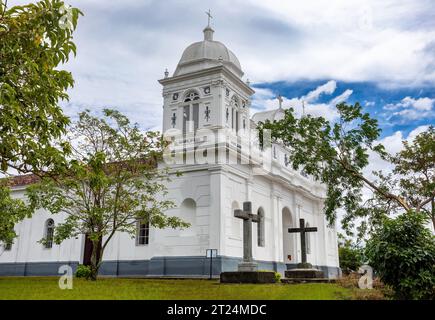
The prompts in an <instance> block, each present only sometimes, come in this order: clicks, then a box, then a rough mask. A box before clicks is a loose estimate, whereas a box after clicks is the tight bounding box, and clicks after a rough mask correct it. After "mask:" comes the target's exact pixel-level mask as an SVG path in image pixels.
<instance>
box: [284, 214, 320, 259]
mask: <svg viewBox="0 0 435 320" xmlns="http://www.w3.org/2000/svg"><path fill="white" fill-rule="evenodd" d="M288 232H290V233H295V232H300V233H301V251H302V263H303V264H306V263H307V244H306V243H305V233H306V232H317V227H308V228H307V227H305V220H304V219H299V228H289V229H288Z"/></svg>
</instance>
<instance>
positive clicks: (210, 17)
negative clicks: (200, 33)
mask: <svg viewBox="0 0 435 320" xmlns="http://www.w3.org/2000/svg"><path fill="white" fill-rule="evenodd" d="M205 14H206V15H207V16H208V23H207V26H208V27H210V19H212V18H213V16H212V15H211V11H210V9H208V11H206V12H205Z"/></svg>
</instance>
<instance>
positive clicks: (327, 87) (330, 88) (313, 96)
mask: <svg viewBox="0 0 435 320" xmlns="http://www.w3.org/2000/svg"><path fill="white" fill-rule="evenodd" d="M336 88H337V82H336V81H334V80H330V81H328V82H327V83H325V84H323V85H321V86H318V87H317V88H316V89H314V90H313V91H310V92H309V93H308V94H307V95H306V96H305V97H303V98H302V99H304V101H305V102H307V103H310V102H313V101H316V100H317V99H318V98H319V97H320V96H321V95H322V94H323V93H326V94H331V93H334V91H335V89H336Z"/></svg>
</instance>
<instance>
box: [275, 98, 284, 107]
mask: <svg viewBox="0 0 435 320" xmlns="http://www.w3.org/2000/svg"><path fill="white" fill-rule="evenodd" d="M276 98H277V99H278V102H279V108H280V109H282V102H283V99H282V96H281V95H280V94H279V95H278V97H276Z"/></svg>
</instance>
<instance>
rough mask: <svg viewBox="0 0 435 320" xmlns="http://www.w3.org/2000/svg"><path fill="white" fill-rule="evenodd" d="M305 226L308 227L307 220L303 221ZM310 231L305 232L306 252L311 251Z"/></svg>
mask: <svg viewBox="0 0 435 320" xmlns="http://www.w3.org/2000/svg"><path fill="white" fill-rule="evenodd" d="M305 227H306V228H309V227H310V224H309V223H308V222H307V223H305ZM310 233H311V232H305V246H306V249H307V254H310V253H311V235H310Z"/></svg>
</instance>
